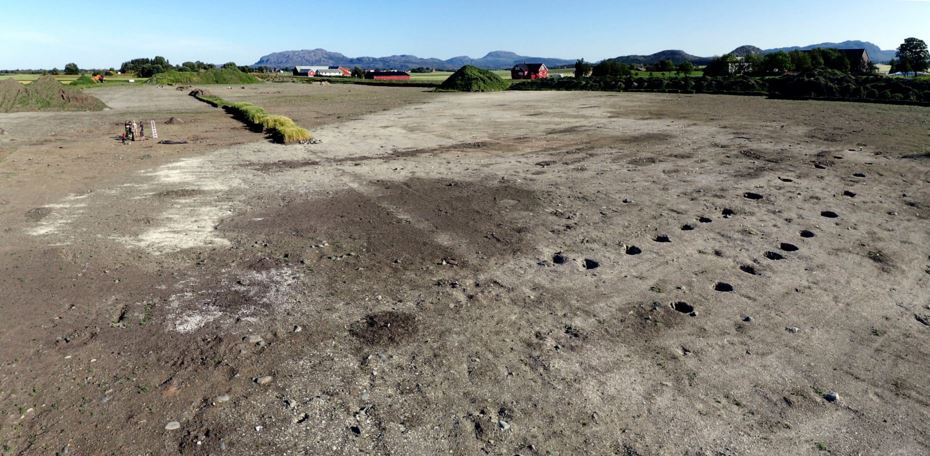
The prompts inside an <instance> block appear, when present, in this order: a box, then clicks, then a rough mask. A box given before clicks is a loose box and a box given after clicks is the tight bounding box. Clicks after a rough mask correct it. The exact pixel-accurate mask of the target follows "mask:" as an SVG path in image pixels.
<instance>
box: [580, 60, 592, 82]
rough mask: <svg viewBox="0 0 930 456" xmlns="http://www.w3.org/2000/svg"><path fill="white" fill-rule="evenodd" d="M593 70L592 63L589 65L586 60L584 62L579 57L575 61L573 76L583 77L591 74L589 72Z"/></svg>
mask: <svg viewBox="0 0 930 456" xmlns="http://www.w3.org/2000/svg"><path fill="white" fill-rule="evenodd" d="M592 71H594V65H591V64H590V63H588V62H585V61H584V59H579V60H578V61H576V62H575V77H576V78H585V77H588V76H591V72H592Z"/></svg>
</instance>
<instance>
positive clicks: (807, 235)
mask: <svg viewBox="0 0 930 456" xmlns="http://www.w3.org/2000/svg"><path fill="white" fill-rule="evenodd" d="M816 236H817V235H816V234H815V233H814V232H813V231H810V230H803V231H801V237H802V238H804V239H810V238H813V237H816Z"/></svg>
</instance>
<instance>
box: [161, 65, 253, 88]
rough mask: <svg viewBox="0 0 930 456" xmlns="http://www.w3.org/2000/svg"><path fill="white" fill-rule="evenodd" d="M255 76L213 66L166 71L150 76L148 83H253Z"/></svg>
mask: <svg viewBox="0 0 930 456" xmlns="http://www.w3.org/2000/svg"><path fill="white" fill-rule="evenodd" d="M259 82H261V81H260V80H259V79H258V78H256V77H255V76H252V75H251V74H248V73H243V72H242V71H239V70H238V69H234V68H214V69H212V70H204V71H168V72H165V73H159V74H156V75H155V76H152V78H151V79H149V80H148V83H149V84H185V85H189V84H237V85H238V84H255V83H259Z"/></svg>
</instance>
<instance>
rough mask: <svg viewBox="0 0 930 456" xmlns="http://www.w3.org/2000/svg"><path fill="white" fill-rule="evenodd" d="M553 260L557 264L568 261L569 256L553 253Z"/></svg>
mask: <svg viewBox="0 0 930 456" xmlns="http://www.w3.org/2000/svg"><path fill="white" fill-rule="evenodd" d="M552 262H553V263H555V264H565V263H568V257H567V256H565V255H562V254H561V253H556V254H555V255H552Z"/></svg>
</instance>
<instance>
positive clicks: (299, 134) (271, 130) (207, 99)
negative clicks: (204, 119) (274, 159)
mask: <svg viewBox="0 0 930 456" xmlns="http://www.w3.org/2000/svg"><path fill="white" fill-rule="evenodd" d="M191 96H193V97H194V98H197V99H198V100H200V101H203V102H204V103H208V104H210V105H212V106H214V107H217V108H223V110H225V111H226V112H228V113H230V114H232V116H233V117H235V118H236V119H238V120H240V121H241V122H243V123H245V124H246V125H248V126H249V128H250V129H252V130H253V131H256V132H261V131H264V132H265V133H266V134H268V136H270V137H271V139H272V140H274V141H275V142H279V143H281V144H294V143H305V142H307V141H310V140H311V139H313V135H311V134H310V131H309V130H307V129H305V128H301V127H300V126H298V125H297V124H296V123H294V121H293V120H292V119H291V118H290V117H285V116H277V115H271V114H268V113H267V112H266V111H265V110H264V109H262V108H261V107H259V106H256V105H254V104H252V103H245V102H240V103H230V102H228V101H226V100H224V99H222V98H220V97H216V96H213V95H210V94H208V93H206V92H204V91H203V90H195V91H193V92H191Z"/></svg>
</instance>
